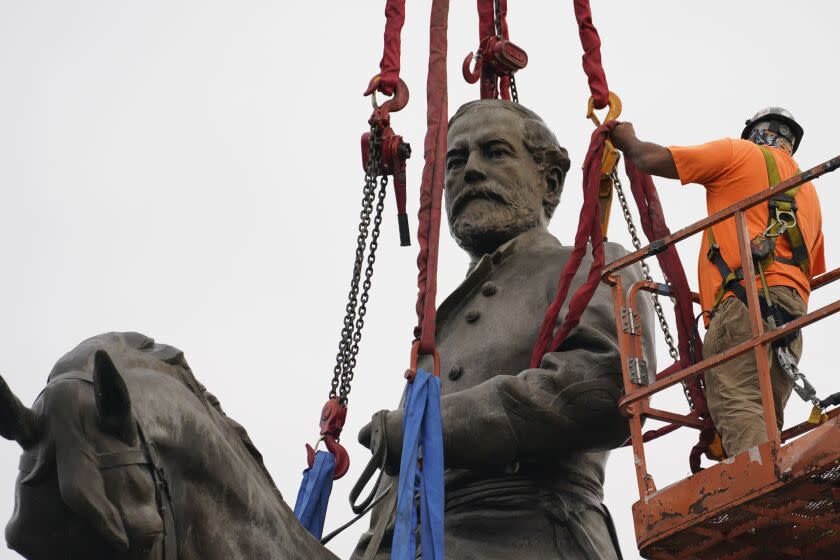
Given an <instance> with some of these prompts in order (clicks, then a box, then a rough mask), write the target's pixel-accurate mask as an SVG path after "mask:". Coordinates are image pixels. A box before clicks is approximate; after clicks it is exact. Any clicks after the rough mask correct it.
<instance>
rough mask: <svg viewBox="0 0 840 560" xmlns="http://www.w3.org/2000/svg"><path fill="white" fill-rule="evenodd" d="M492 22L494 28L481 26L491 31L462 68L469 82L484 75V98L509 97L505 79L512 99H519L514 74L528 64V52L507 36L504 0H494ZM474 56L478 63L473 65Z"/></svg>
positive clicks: (482, 85)
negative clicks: (503, 13)
mask: <svg viewBox="0 0 840 560" xmlns="http://www.w3.org/2000/svg"><path fill="white" fill-rule="evenodd" d="M488 13H489V12H488ZM492 23H493V29H492V30H491V29H488V28H486V27H484V24H481V25H480V26H479V27H480V29H481V31H480V32H481V33H482V34H484V33H487V35H486V36H483V37H482V38H481V42H480V43H479V46H478V50H477V51H476V52H475V54H473V53H472V52H470V53H469V54H467V57H466V58H465V59H464V62H463V64H462V65H461V72H462V74H463V76H464V79H465V80H466V81H467V83H470V84H474V83H476V82H477V81H478V80H479V79H481V88H480V90H481V99H498V98H499V96H500V95H501V96H502V97H504V98H505V99H507V97H505V96H506V95H507V92H506V89H505V87H504V86H505V84H504V83H503V81H505V80H506V81H508V82H509V84H510V97H511V100H512V101H514V102H515V103H519V91H518V90H517V89H516V79H515V78H514V74H515V73H516V72H517V71H519V70H522V69H523V68H525V66H527V65H528V54H527V53H526V52H525V51H524V50H523V49H522V48H521V47H518V46H516V45H515V44H513V43H512V42H511V41H510V39H507V38H505V35H504V30H505V25H504V22H503V21H502V3H501V0H493V22H492ZM487 25H489V22H488V24H487ZM473 59H475V67H474V68H472V69H470V64H471V63H472V62H473Z"/></svg>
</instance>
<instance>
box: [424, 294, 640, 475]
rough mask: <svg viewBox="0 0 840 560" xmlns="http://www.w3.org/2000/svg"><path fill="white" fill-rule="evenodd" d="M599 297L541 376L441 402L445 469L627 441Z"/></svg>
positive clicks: (610, 333) (617, 367) (612, 347)
mask: <svg viewBox="0 0 840 560" xmlns="http://www.w3.org/2000/svg"><path fill="white" fill-rule="evenodd" d="M603 291H604V292H607V293H603V292H602V290H601V289H600V288H599V291H598V293H597V294H596V297H595V298H593V302H592V304H590V306H589V308H588V309H587V312H586V314H585V315H584V317H583V320H582V321H581V324H580V325H578V327H576V328H575V329H574V330H573V331H572V334H571V336H570V337H569V338H568V339H567V340H566V341H565V342H564V343H563V345H562V346H561V347H560V348H559V349H558V350H557V351H556V352H550V353H548V354H546V355H545V356H544V357H543V359H542V362H541V364H540V367H539V368H534V369H527V370H525V371H522V372H520V373H519V374H517V375H499V376H495V377H493V378H491V379H489V380H487V381H486V382H484V383H482V384H480V385H477V386H475V387H472V388H471V389H467V390H465V391H461V392H459V393H454V394H450V395H447V396H445V397H443V398H442V399H441V414H442V417H443V433H444V445H445V457H446V458H447V459H446V462H447V466H449V467H470V466H476V465H482V464H483V465H487V464H505V463H510V462H513V461H526V462H527V461H541V460H546V459H548V460H550V459H551V458H553V457H561V456H563V455H566V454H568V453H570V452H579V451H594V450H603V449H612V448H615V447H618V446H620V445H621V444H622V443H623V442H624V441H626V439H627V437H628V435H629V432H628V425H627V419H626V418H624V417H623V416H622V415H621V414H620V413H619V411H618V407H617V401H618V399H619V397H620V396H621V394H622V382H621V363H620V357H619V352H618V345H617V341H616V337H615V326H614V319H613V314H612V303H611V301H610V299H609V293H608V290H607V289H606V287H604V290H603Z"/></svg>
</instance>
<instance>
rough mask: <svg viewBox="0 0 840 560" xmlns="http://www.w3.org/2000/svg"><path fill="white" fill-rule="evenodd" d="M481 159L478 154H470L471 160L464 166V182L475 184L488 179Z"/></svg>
mask: <svg viewBox="0 0 840 560" xmlns="http://www.w3.org/2000/svg"><path fill="white" fill-rule="evenodd" d="M480 159H481V158H480V157H479V156H478V155H477V154H470V158H469V159H468V160H467V163H466V165H465V166H464V180H465V181H466V182H467V183H475V182H477V181H482V180H483V179H485V178H486V175H485V173H484V168H483V166H482V164H481V161H480Z"/></svg>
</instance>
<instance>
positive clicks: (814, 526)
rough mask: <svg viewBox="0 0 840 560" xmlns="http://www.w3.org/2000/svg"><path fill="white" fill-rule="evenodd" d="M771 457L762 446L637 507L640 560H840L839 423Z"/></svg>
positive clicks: (766, 445) (769, 446)
mask: <svg viewBox="0 0 840 560" xmlns="http://www.w3.org/2000/svg"><path fill="white" fill-rule="evenodd" d="M772 450H773V448H772V444H771V442H767V443H764V444H762V445H760V446H758V447H754V448H752V449H751V450H748V451H746V452H744V453H742V454H740V455H738V456H737V457H735V458H733V459H729V460H727V461H725V462H723V463H720V464H718V465H715V466H713V467H710V468H708V469H706V470H704V471H701V472H699V473H697V474H696V475H694V476H691V477H689V478H687V479H685V480H683V481H680V482H679V483H677V484H674V485H672V486H669V487H667V488H663V489H662V490H659V491H657V492H654V493H652V494H650V495H648V496H647V498H646V499H645V500H642V501H639V502H637V503H636V504H635V505H634V506H633V517H634V520H635V522H636V528H637V539H638V544H639V550H641V552H642V556H644V557H645V558H649V559H652V560H673V559H676V558H679V559H685V560H718V559H720V560H736V559H759V558H760V559H762V560H770V559H788V558H832V557H836V556H832V555H831V553H830V552H828V553H827V552H826V549H827V547H830V546H831V545H837V544H839V543H840V418H837V417H835V418H832V419H831V420H829V421H828V422H826V423H825V424H823V425H822V426H820V427H818V428H816V429H814V430H812V431H810V432H808V433H807V434H805V435H804V436H802V437H801V438H799V439H796V440H794V441H792V442H791V443H789V444H787V445H785V446H784V447H782V448H781V450H780V451H779V453H778V457H776V458H774V457H773V454H772ZM774 459H775V460H774ZM689 496H690V497H691V498H688V499H687V497H689Z"/></svg>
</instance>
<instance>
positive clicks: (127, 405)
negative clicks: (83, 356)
mask: <svg viewBox="0 0 840 560" xmlns="http://www.w3.org/2000/svg"><path fill="white" fill-rule="evenodd" d="M93 394H94V396H95V397H96V411H97V413H98V415H99V421H100V424H101V425H102V428H103V429H104V430H105V431H106V432H107V433H109V434H111V435H113V436H115V437H117V438H119V439H121V440H122V441H124V442H125V443H127V444H129V445H131V444H133V443H134V442H135V441H136V440H137V424H136V422H135V421H134V415H133V414H132V413H131V398H130V397H129V395H128V389H127V388H126V386H125V381H123V378H122V376H121V375H120V372H119V371H117V367H116V366H115V365H114V362H113V361H111V356H109V355H108V353H107V352H105V351H104V350H97V352H96V354H95V355H94V357H93Z"/></svg>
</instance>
